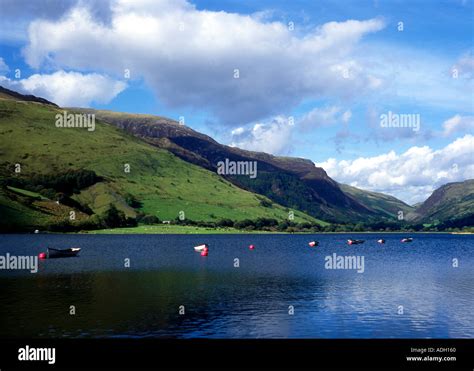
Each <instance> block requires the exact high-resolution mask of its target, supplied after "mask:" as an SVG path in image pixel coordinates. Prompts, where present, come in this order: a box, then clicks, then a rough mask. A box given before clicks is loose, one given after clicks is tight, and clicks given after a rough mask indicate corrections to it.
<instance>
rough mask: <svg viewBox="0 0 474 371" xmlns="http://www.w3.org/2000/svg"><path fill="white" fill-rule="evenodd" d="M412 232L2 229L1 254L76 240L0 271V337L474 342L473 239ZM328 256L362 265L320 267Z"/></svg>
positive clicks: (32, 250)
mask: <svg viewBox="0 0 474 371" xmlns="http://www.w3.org/2000/svg"><path fill="white" fill-rule="evenodd" d="M412 236H413V237H414V241H413V242H412V243H400V239H401V238H402V237H403V236H402V235H398V234H386V235H383V238H385V239H386V244H384V245H380V244H378V243H377V242H376V240H377V239H378V238H379V237H380V236H378V235H374V234H372V235H362V234H359V235H358V234H353V235H350V236H349V235H345V234H333V235H271V234H268V235H124V236H118V235H108V236H105V235H0V255H3V256H4V255H6V253H7V252H8V253H10V254H15V255H37V254H38V253H40V252H42V251H45V250H46V247H47V246H51V247H57V248H66V247H72V246H78V247H81V248H82V252H81V254H80V256H79V257H77V258H65V259H49V260H43V261H40V263H39V271H38V273H36V274H32V273H29V272H26V271H12V270H9V271H6V270H3V271H2V270H0V318H1V319H2V325H1V326H0V337H1V338H14V337H35V338H44V337H49V338H51V337H52V338H63V337H68V338H77V337H86V338H89V337H173V338H196V337H209V338H473V337H474V310H473V308H474V254H473V252H474V236H468V235H448V234H423V235H418V234H416V235H412ZM348 237H352V238H360V239H365V240H366V243H365V244H362V245H356V246H348V245H347V244H346V242H345V241H346V240H347V238H348ZM313 239H317V240H318V241H320V246H319V247H316V248H310V247H309V246H308V242H309V241H311V240H313ZM201 243H208V244H209V245H210V252H209V256H207V257H202V256H200V254H199V253H195V252H194V250H193V246H195V245H198V244H201ZM249 244H254V245H255V250H249V249H248V245H249ZM333 253H336V254H338V255H358V256H363V257H364V272H363V273H357V271H356V270H350V269H346V270H343V269H337V270H330V269H325V263H326V260H325V257H326V256H332V254H333ZM235 258H238V259H239V265H240V266H239V267H238V268H236V267H235V266H234V264H235V260H234V259H235ZM125 259H130V268H126V267H125V266H124V260H125ZM453 259H458V262H459V266H458V267H457V268H454V267H453ZM71 305H74V306H75V308H76V315H75V316H71V315H70V314H69V309H70V306H71ZM182 305H183V306H184V310H185V314H184V315H180V314H179V307H180V306H182ZM290 306H292V308H294V314H293V315H290V314H289V312H291V307H290ZM402 311H403V313H401V312H402Z"/></svg>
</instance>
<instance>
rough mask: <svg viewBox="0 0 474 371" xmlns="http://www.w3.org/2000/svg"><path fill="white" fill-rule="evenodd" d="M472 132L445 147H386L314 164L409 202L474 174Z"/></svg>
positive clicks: (355, 183)
mask: <svg viewBox="0 0 474 371" xmlns="http://www.w3.org/2000/svg"><path fill="white" fill-rule="evenodd" d="M473 160H474V136H473V135H470V134H467V135H465V136H463V137H461V138H458V139H456V140H455V141H453V142H452V143H450V144H448V145H447V146H445V147H444V148H441V149H439V150H434V149H432V148H430V147H428V146H423V147H411V148H409V149H408V150H407V151H405V152H404V153H401V154H397V153H396V152H395V151H389V152H387V153H385V154H382V155H379V156H374V157H359V158H357V159H355V160H341V161H337V160H335V159H334V158H330V159H328V160H327V161H325V162H322V163H317V164H316V166H320V167H322V168H324V169H325V170H326V171H327V173H328V174H329V176H331V177H333V178H334V179H336V180H337V181H339V182H341V183H346V184H350V185H353V186H355V187H359V188H362V189H368V190H373V191H378V192H383V193H387V194H392V195H394V196H395V197H398V198H400V199H402V200H404V201H405V202H407V203H409V204H414V203H416V202H420V201H424V200H425V199H426V198H427V197H428V196H429V195H430V194H431V192H433V191H434V190H435V189H436V188H438V187H439V186H441V185H443V184H445V183H449V182H455V181H462V180H465V179H472V178H474V161H473Z"/></svg>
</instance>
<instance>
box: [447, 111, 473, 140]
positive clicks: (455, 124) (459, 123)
mask: <svg viewBox="0 0 474 371" xmlns="http://www.w3.org/2000/svg"><path fill="white" fill-rule="evenodd" d="M443 129H444V130H443V135H444V136H449V135H451V134H453V133H456V132H459V131H465V132H471V133H472V132H474V116H461V115H455V116H453V117H451V118H449V119H447V120H446V121H445V122H443Z"/></svg>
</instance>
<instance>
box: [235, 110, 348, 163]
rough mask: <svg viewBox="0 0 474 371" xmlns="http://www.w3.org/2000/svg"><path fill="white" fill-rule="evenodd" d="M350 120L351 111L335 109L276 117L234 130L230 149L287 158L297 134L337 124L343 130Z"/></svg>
mask: <svg viewBox="0 0 474 371" xmlns="http://www.w3.org/2000/svg"><path fill="white" fill-rule="evenodd" d="M351 116H352V113H351V111H350V110H346V111H344V110H342V109H341V107H338V106H324V107H315V108H313V109H312V110H310V111H309V112H307V113H305V114H303V115H302V116H300V117H293V116H283V115H279V116H275V117H273V118H271V119H269V120H265V121H263V122H258V123H255V124H250V125H246V126H240V127H237V128H236V129H233V130H232V131H231V137H232V139H231V140H232V144H231V145H232V146H236V147H240V148H244V149H248V150H252V151H262V150H263V151H264V152H268V153H271V154H274V155H289V154H291V152H292V150H293V144H294V138H295V137H296V136H297V135H298V133H301V132H302V131H304V132H311V131H314V130H316V129H318V128H320V127H324V126H331V125H338V124H341V125H342V126H343V127H346V126H347V124H348V122H349V120H350V118H351Z"/></svg>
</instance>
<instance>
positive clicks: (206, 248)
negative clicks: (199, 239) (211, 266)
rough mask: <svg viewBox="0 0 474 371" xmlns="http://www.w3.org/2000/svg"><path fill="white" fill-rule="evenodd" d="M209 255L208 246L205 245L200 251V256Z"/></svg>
mask: <svg viewBox="0 0 474 371" xmlns="http://www.w3.org/2000/svg"><path fill="white" fill-rule="evenodd" d="M207 255H209V248H208V247H205V248H204V249H203V250H202V251H201V256H207Z"/></svg>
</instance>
